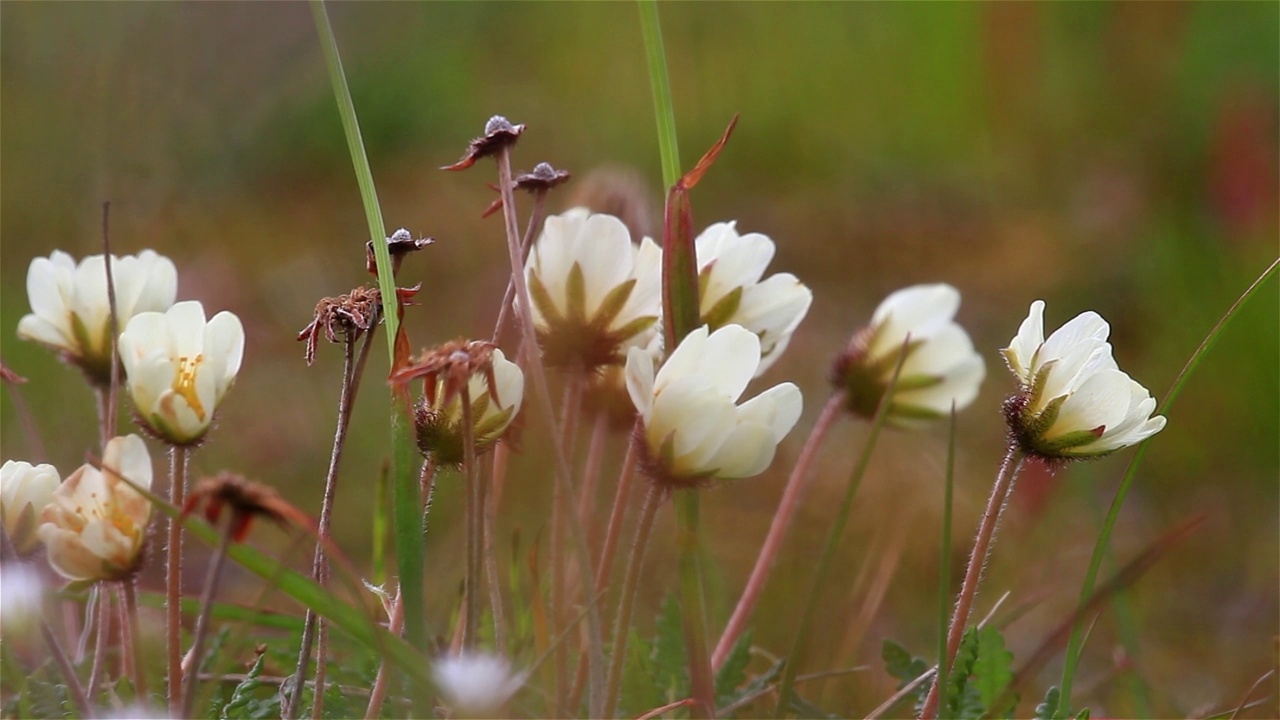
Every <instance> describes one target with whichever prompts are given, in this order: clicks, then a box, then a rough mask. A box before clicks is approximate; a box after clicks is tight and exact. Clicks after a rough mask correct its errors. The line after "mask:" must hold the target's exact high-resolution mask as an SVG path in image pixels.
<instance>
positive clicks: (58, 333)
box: [18, 314, 80, 354]
mask: <svg viewBox="0 0 1280 720" xmlns="http://www.w3.org/2000/svg"><path fill="white" fill-rule="evenodd" d="M64 327H65V328H67V329H66V330H64V329H63V328H64ZM18 337H20V338H22V339H24V340H34V341H35V342H38V343H43V344H45V345H51V346H53V347H57V348H64V349H66V350H68V351H70V352H73V353H77V354H78V353H79V352H80V347H79V345H78V343H76V341H75V338H74V337H73V336H72V335H71V334H70V326H68V325H67V324H66V323H62V324H56V325H55V324H54V323H52V322H49V321H48V320H46V319H44V318H42V317H40V316H39V315H34V314H31V315H23V316H22V319H21V320H19V321H18Z"/></svg>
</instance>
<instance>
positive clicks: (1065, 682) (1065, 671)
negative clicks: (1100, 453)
mask: <svg viewBox="0 0 1280 720" xmlns="http://www.w3.org/2000/svg"><path fill="white" fill-rule="evenodd" d="M1277 268H1280V258H1277V259H1276V260H1274V261H1273V262H1272V263H1271V264H1270V265H1269V266H1267V269H1266V270H1263V271H1262V274H1261V275H1259V276H1258V279H1256V280H1254V281H1253V284H1251V285H1250V286H1249V287H1248V288H1247V289H1245V291H1244V293H1243V294H1241V295H1240V297H1239V298H1238V299H1237V300H1236V301H1235V303H1233V304H1232V305H1231V307H1230V308H1229V309H1228V310H1227V312H1226V314H1224V315H1223V316H1222V318H1221V319H1220V320H1218V323H1217V324H1216V325H1214V326H1213V329H1212V330H1210V331H1209V334H1208V335H1207V336H1205V339H1204V340H1203V341H1202V342H1201V343H1200V346H1199V347H1198V348H1196V351H1195V352H1193V353H1192V354H1191V357H1190V358H1188V359H1187V364H1186V365H1184V366H1183V368H1182V371H1181V372H1179V373H1178V377H1177V378H1175V379H1174V381H1173V385H1172V386H1171V387H1170V388H1169V392H1168V393H1166V394H1165V397H1164V401H1163V402H1161V403H1160V407H1159V408H1157V409H1156V412H1155V414H1158V415H1164V416H1165V417H1168V415H1169V408H1170V407H1172V406H1173V401H1174V400H1176V399H1177V397H1178V395H1179V394H1181V393H1182V388H1183V387H1184V386H1185V385H1186V383H1187V380H1189V379H1190V377H1191V373H1192V372H1193V371H1194V370H1195V369H1196V368H1197V367H1199V365H1200V363H1201V362H1202V361H1203V360H1204V356H1205V355H1206V354H1207V353H1208V352H1209V349H1210V348H1212V347H1213V346H1214V344H1215V343H1217V342H1218V339H1219V338H1220V337H1221V336H1222V333H1223V331H1224V330H1226V328H1227V324H1228V323H1229V322H1230V321H1231V319H1232V318H1233V317H1235V316H1236V315H1237V314H1238V313H1239V311H1240V309H1241V308H1242V307H1244V305H1245V303H1247V302H1249V300H1250V299H1251V298H1253V296H1254V295H1256V294H1257V293H1258V290H1260V289H1261V288H1262V285H1263V283H1265V282H1266V281H1267V279H1268V278H1270V277H1271V276H1272V275H1274V274H1275V273H1276V269H1277ZM1149 445H1150V443H1149V442H1143V443H1141V444H1140V445H1138V450H1137V452H1135V453H1134V455H1133V459H1132V460H1130V461H1129V467H1128V468H1127V469H1126V470H1125V473H1124V478H1123V479H1121V480H1120V486H1119V487H1118V488H1116V494H1115V497H1114V498H1113V499H1112V501H1111V508H1110V509H1109V510H1108V511H1107V518H1106V520H1104V521H1103V524H1102V531H1101V532H1100V533H1099V534H1098V542H1097V543H1096V544H1095V545H1094V548H1093V556H1092V557H1091V558H1090V559H1089V569H1088V570H1086V571H1085V576H1084V582H1083V583H1082V584H1081V586H1080V599H1079V601H1078V603H1077V605H1078V607H1081V608H1083V607H1084V606H1085V604H1086V603H1087V602H1088V601H1089V597H1090V596H1091V595H1092V594H1093V586H1094V584H1095V583H1096V582H1097V579H1098V571H1099V570H1100V569H1101V567H1102V560H1103V558H1104V557H1105V556H1106V551H1107V547H1108V546H1109V545H1110V543H1111V533H1112V532H1113V531H1114V530H1115V526H1116V521H1117V520H1119V519H1120V508H1121V507H1122V506H1123V505H1124V500H1125V498H1126V497H1127V496H1128V495H1129V488H1130V487H1131V486H1132V485H1133V479H1134V477H1136V476H1137V472H1138V466H1139V465H1140V464H1141V463H1142V459H1143V457H1145V456H1146V454H1147V447H1149ZM1083 644H1084V641H1083V637H1082V634H1081V629H1080V626H1079V624H1077V625H1076V626H1075V627H1074V628H1073V629H1072V631H1071V639H1070V640H1068V641H1067V655H1066V659H1065V660H1064V662H1063V665H1062V683H1061V684H1060V685H1059V687H1061V688H1062V690H1061V695H1060V696H1059V697H1060V698H1061V700H1060V702H1061V703H1062V707H1070V706H1071V685H1072V682H1073V681H1074V679H1075V673H1076V666H1077V665H1078V664H1079V662H1080V649H1081V647H1083Z"/></svg>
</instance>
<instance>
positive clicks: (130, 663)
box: [120, 577, 147, 697]
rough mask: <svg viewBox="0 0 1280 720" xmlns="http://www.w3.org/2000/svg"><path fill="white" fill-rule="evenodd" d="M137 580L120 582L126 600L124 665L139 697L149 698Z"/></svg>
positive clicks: (121, 616) (122, 620)
mask: <svg viewBox="0 0 1280 720" xmlns="http://www.w3.org/2000/svg"><path fill="white" fill-rule="evenodd" d="M136 582H137V581H136V579H135V578H132V577H130V578H126V579H124V580H122V581H121V582H120V594H121V596H122V597H123V599H124V603H123V612H121V614H120V618H121V623H120V632H121V636H122V637H121V639H122V643H121V645H122V647H123V648H124V664H125V667H126V668H128V672H129V680H130V681H131V682H132V683H133V688H134V694H135V695H136V696H137V697H146V696H147V675H146V672H145V671H144V669H143V667H142V653H141V649H142V648H141V645H140V643H139V640H138V591H137V588H136V587H135V583H136Z"/></svg>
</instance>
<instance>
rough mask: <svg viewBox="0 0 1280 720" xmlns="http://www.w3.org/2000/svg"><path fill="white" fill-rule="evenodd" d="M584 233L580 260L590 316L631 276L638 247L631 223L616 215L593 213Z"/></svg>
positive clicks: (579, 252)
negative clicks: (632, 242)
mask: <svg viewBox="0 0 1280 720" xmlns="http://www.w3.org/2000/svg"><path fill="white" fill-rule="evenodd" d="M580 233H581V235H580V237H579V244H578V248H577V250H578V255H577V258H576V260H577V262H578V263H579V265H580V266H581V267H582V276H583V280H584V281H585V282H584V284H585V290H586V293H585V294H586V310H587V317H592V316H594V315H595V313H596V312H597V311H598V310H599V309H600V304H601V303H602V302H603V301H604V298H605V295H607V294H609V292H610V291H611V290H613V289H614V288H616V287H617V286H619V285H621V284H622V283H624V282H626V281H627V280H628V279H629V278H630V277H631V271H632V267H633V263H634V259H635V249H634V246H633V245H632V244H631V233H630V231H628V230H627V226H626V225H623V224H622V221H621V220H619V219H618V218H616V217H613V216H612V215H602V214H596V215H592V216H591V217H589V218H587V220H586V222H585V223H583V225H582V229H581V231H580ZM566 280H567V278H566Z"/></svg>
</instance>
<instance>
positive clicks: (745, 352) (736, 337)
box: [698, 325, 760, 401]
mask: <svg viewBox="0 0 1280 720" xmlns="http://www.w3.org/2000/svg"><path fill="white" fill-rule="evenodd" d="M759 365H760V338H758V337H756V335H755V333H753V332H751V331H749V330H747V329H746V328H743V327H742V326H740V325H726V326H724V327H722V328H720V329H719V330H717V331H715V332H713V333H711V336H710V337H708V338H707V344H706V350H705V351H704V353H703V355H702V358H701V360H700V363H699V366H698V374H700V375H702V376H703V377H705V378H707V379H708V380H710V381H711V382H712V383H713V385H714V387H715V388H717V389H718V390H719V391H720V393H721V394H723V395H724V397H726V398H728V399H729V400H730V401H734V400H737V399H738V397H739V396H740V395H742V391H743V390H746V389H747V383H749V382H751V378H753V377H755V375H756V368H757V367H759Z"/></svg>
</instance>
